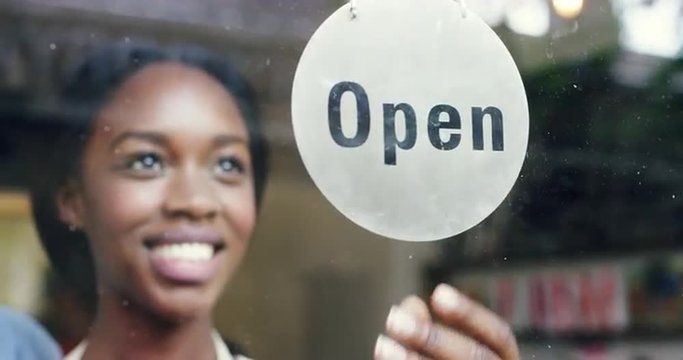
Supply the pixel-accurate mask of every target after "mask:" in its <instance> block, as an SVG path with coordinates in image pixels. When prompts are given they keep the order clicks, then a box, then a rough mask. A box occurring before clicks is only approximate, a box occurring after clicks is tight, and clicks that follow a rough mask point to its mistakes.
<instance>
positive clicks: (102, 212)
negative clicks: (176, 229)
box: [94, 176, 164, 234]
mask: <svg viewBox="0 0 683 360" xmlns="http://www.w3.org/2000/svg"><path fill="white" fill-rule="evenodd" d="M163 196H164V183H163V181H159V180H150V181H131V180H129V179H116V178H114V176H111V177H110V178H109V179H107V180H106V181H104V182H103V183H102V184H101V185H100V187H99V194H98V195H97V196H95V197H94V198H95V199H98V202H99V203H98V204H96V206H95V208H96V209H99V211H98V212H99V214H98V215H97V217H98V220H99V221H100V222H103V223H102V224H100V225H104V226H105V227H106V228H110V229H112V230H114V231H117V232H118V233H119V234H121V232H126V231H127V230H132V229H135V228H137V227H138V226H140V225H144V224H145V223H146V222H147V221H149V220H150V219H153V218H155V217H156V215H157V213H158V212H159V211H160V209H161V202H162V201H163Z"/></svg>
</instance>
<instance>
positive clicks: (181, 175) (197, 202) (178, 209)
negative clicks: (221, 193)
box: [163, 170, 219, 221]
mask: <svg viewBox="0 0 683 360" xmlns="http://www.w3.org/2000/svg"><path fill="white" fill-rule="evenodd" d="M163 210H164V213H165V214H166V215H167V216H170V217H185V218H188V219H190V220H194V221H198V220H203V219H210V218H213V217H215V216H216V214H217V213H218V210H219V205H218V199H217V197H216V196H215V194H214V193H213V191H212V187H211V183H210V181H209V179H208V178H207V177H206V176H203V174H201V173H200V172H198V171H193V170H179V171H177V172H176V173H175V174H174V175H173V176H172V178H171V179H170V182H169V186H168V190H167V193H166V199H165V200H164V204H163Z"/></svg>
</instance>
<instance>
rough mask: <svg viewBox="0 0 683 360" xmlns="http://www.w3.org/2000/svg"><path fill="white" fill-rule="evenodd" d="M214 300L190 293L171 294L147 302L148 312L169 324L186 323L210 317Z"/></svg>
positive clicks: (210, 297) (175, 292)
mask: <svg viewBox="0 0 683 360" xmlns="http://www.w3.org/2000/svg"><path fill="white" fill-rule="evenodd" d="M215 303H216V298H215V297H213V296H207V294H201V295H200V294H197V293H196V292H191V291H174V292H173V293H171V294H167V295H166V296H162V297H160V298H156V299H152V300H151V301H147V304H149V305H148V309H147V310H148V311H150V312H151V313H153V314H155V315H156V316H157V317H158V318H159V319H160V320H162V321H165V322H170V323H178V322H187V321H192V320H194V319H201V318H206V317H210V316H211V312H212V310H213V307H214V305H215Z"/></svg>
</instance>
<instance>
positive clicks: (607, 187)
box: [0, 0, 683, 360]
mask: <svg viewBox="0 0 683 360" xmlns="http://www.w3.org/2000/svg"><path fill="white" fill-rule="evenodd" d="M343 4H344V2H343V1H340V0H318V1H313V0H296V1H294V0H290V1H282V0H281V1H275V0H232V1H221V0H196V1H183V0H147V1H138V0H114V1H110V0H107V1H105V0H30V1H29V0H26V1H18V0H0V304H6V305H10V306H12V307H15V308H17V309H20V310H24V311H27V312H30V313H32V314H33V315H35V316H36V317H37V318H38V319H39V320H41V321H42V322H43V323H44V324H45V325H46V326H47V327H48V329H49V330H50V331H51V332H52V334H53V335H54V336H55V338H57V339H58V340H59V342H60V344H62V346H63V347H64V348H65V349H68V348H70V347H72V346H74V345H75V344H76V343H77V342H78V341H80V339H81V338H82V337H83V336H84V335H85V333H86V331H87V324H88V315H87V312H86V311H84V310H83V308H82V306H81V305H80V302H79V299H78V297H77V296H76V295H75V294H74V292H73V291H72V290H70V289H69V288H67V287H65V286H64V285H63V284H62V282H61V280H60V279H59V278H58V277H56V276H55V275H54V274H53V273H52V272H51V271H50V269H49V266H48V265H47V261H46V259H45V255H44V254H43V253H42V250H41V249H40V246H39V243H38V240H37V238H36V234H35V230H34V228H33V224H32V221H31V219H30V208H29V204H28V200H27V197H26V192H25V191H26V188H27V187H26V179H27V178H28V176H29V175H30V174H31V171H32V169H31V167H29V166H27V158H29V157H30V155H31V149H32V147H33V146H35V144H37V143H40V141H41V139H44V138H45V137H46V136H47V137H49V136H50V122H49V116H48V115H49V114H50V113H53V112H54V111H57V110H58V109H55V106H56V101H55V95H56V90H57V89H59V87H60V85H61V83H62V82H63V80H64V77H65V74H66V72H67V71H68V70H69V69H70V68H71V67H72V66H73V65H74V63H75V62H76V61H78V59H79V58H81V56H82V54H83V53H84V52H86V51H87V50H88V49H90V48H92V47H95V46H97V45H99V44H103V43H107V42H128V41H143V42H148V43H156V44H162V45H163V44H169V45H172V44H188V43H189V44H197V45H201V46H204V47H207V48H210V49H212V50H214V51H216V52H219V53H222V54H225V55H227V56H229V57H231V58H232V59H233V60H234V61H235V62H236V63H237V64H238V65H239V66H240V68H241V69H242V71H243V72H244V73H245V74H246V75H247V76H248V78H249V79H250V80H251V81H252V83H253V85H254V86H255V88H256V89H257V92H258V95H259V98H260V100H261V102H262V104H263V109H264V120H265V122H266V126H267V132H268V136H269V138H270V140H271V143H272V148H273V161H272V167H273V174H272V177H271V179H270V183H269V188H268V190H267V193H266V197H265V205H264V208H263V210H262V216H261V220H260V224H259V228H258V231H257V234H256V236H255V238H254V239H253V242H252V246H251V249H250V252H249V254H248V256H247V259H246V260H245V263H244V264H243V266H242V269H241V270H240V272H239V274H238V277H237V278H236V279H235V280H234V281H233V283H232V284H231V285H230V286H229V287H228V288H227V290H226V292H225V294H224V296H223V298H222V300H221V302H220V305H219V307H218V309H217V311H216V321H217V326H218V328H219V330H220V331H221V333H222V334H223V335H224V336H225V337H227V338H229V339H231V340H232V341H235V342H237V343H239V344H241V345H242V347H244V348H245V349H246V351H247V353H248V354H250V355H251V356H253V357H255V358H257V359H311V360H314V359H315V360H318V359H323V360H327V359H330V360H334V359H368V358H370V357H371V354H372V348H373V345H374V340H375V338H376V335H377V334H378V333H379V332H380V331H381V330H382V328H383V321H384V318H385V317H386V313H387V311H388V309H389V306H390V305H391V304H393V303H396V302H398V301H400V300H401V299H402V297H403V296H405V295H407V294H409V293H413V292H417V293H419V294H423V295H427V294H428V293H429V291H430V290H431V289H432V288H433V286H434V285H435V284H437V283H438V282H442V281H445V282H449V283H451V284H454V285H456V286H458V287H460V288H461V289H463V290H464V291H466V292H467V293H468V294H470V295H471V296H473V297H474V298H476V299H478V300H479V301H482V302H483V303H485V304H486V305H487V306H489V307H491V308H493V309H494V310H495V311H496V312H498V313H499V314H501V315H503V316H504V317H505V318H506V319H508V320H509V321H510V322H511V323H512V324H513V326H514V328H515V330H516V333H517V334H518V336H519V342H520V344H521V346H522V349H523V358H525V359H641V360H642V359H680V358H681V354H683V60H682V59H681V58H682V56H683V0H468V4H469V7H470V8H471V9H472V10H473V11H475V12H477V13H478V14H479V15H480V16H481V17H482V18H484V19H485V21H486V22H487V23H489V24H490V25H491V26H492V27H493V28H494V29H495V30H496V32H497V33H498V34H499V36H500V37H501V38H502V39H503V41H504V43H505V44H506V46H507V47H508V48H509V50H510V51H511V53H512V55H513V57H514V59H515V61H516V62H517V64H518V66H519V68H520V71H521V72H522V75H523V79H524V82H525V86H526V90H527V96H528V99H529V108H530V114H531V118H530V125H531V126H530V138H529V149H528V157H527V160H526V162H525V164H524V167H523V169H522V172H521V175H520V178H519V180H518V182H517V184H516V185H515V187H514V189H513V190H512V193H511V194H510V195H509V196H508V197H507V199H506V201H505V202H504V203H503V204H502V205H501V206H500V208H499V209H498V210H497V211H496V212H495V213H494V214H493V215H492V216H490V217H489V218H488V219H487V220H485V221H484V222H483V223H481V224H480V225H478V226H477V227H475V228H474V229H472V230H470V231H468V232H466V233H464V234H462V235H460V236H457V237H455V238H453V239H447V240H444V241H439V242H433V243H427V244H413V243H403V242H398V241H393V240H389V239H385V238H381V237H378V236H374V235H372V234H370V233H368V232H367V231H365V230H362V229H360V228H358V227H357V226H355V225H354V224H352V223H351V222H350V221H348V220H346V219H345V218H344V217H343V216H342V215H341V214H340V213H338V212H337V211H336V210H335V209H334V208H333V207H332V206H331V205H330V204H329V203H327V201H326V200H325V199H324V198H323V196H322V195H321V194H320V193H319V192H318V190H317V189H316V188H315V186H314V185H313V183H312V181H311V180H310V178H309V177H308V175H307V173H306V171H305V169H304V168H303V165H302V163H301V161H300V158H299V155H298V153H297V150H296V147H295V144H294V139H293V134H292V129H291V125H290V124H291V119H290V109H289V96H290V90H291V83H292V78H293V74H294V70H295V68H296V64H297V61H298V58H299V56H300V54H301V52H302V50H303V47H304V46H305V44H306V41H307V39H308V38H309V37H310V36H311V35H312V33H313V32H314V31H315V29H316V28H317V26H318V25H319V24H320V23H321V22H322V21H323V20H324V19H325V18H326V17H327V16H329V15H330V14H331V13H332V12H333V11H334V10H336V9H337V8H338V7H339V6H341V5H343ZM427 4H428V0H425V6H428V5H427Z"/></svg>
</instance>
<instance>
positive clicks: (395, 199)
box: [292, 0, 529, 241]
mask: <svg viewBox="0 0 683 360" xmlns="http://www.w3.org/2000/svg"><path fill="white" fill-rule="evenodd" d="M428 3H429V5H428V6H427V5H426V3H425V0H358V1H357V8H356V9H355V10H356V11H355V12H354V14H356V15H355V16H352V13H351V9H350V8H349V5H345V6H343V7H342V8H341V9H339V10H338V11H336V12H335V13H334V14H333V15H332V16H330V17H329V18H328V19H327V20H326V21H325V22H324V23H323V24H322V25H321V26H320V28H319V29H318V30H317V31H316V32H315V34H314V35H313V37H312V38H311V40H310V41H309V43H308V45H307V46H306V48H305V50H304V52H303V54H302V56H301V60H300V62H299V66H298V68H297V71H296V75H295V78H294V85H293V89H292V119H293V125H294V135H295V138H296V143H297V146H298V148H299V152H300V154H301V157H302V159H303V162H304V164H305V166H306V169H307V170H308V172H309V173H310V175H311V177H312V178H313V181H314V182H315V184H316V185H317V186H318V188H319V189H320V190H321V191H322V193H323V194H324V195H325V196H326V197H327V199H328V200H329V201H330V202H331V203H332V204H334V206H335V207H336V208H337V209H338V210H339V211H341V213H342V214H344V215H345V216H347V217H348V218H349V219H351V220H352V221H354V222H355V223H357V224H358V225H360V226H362V227H364V228H366V229H368V230H370V231H372V232H375V233H377V234H380V235H383V236H386V237H390V238H395V239H400V240H409V241H428V240H438V239H443V238H447V237H450V236H453V235H456V234H459V233H461V232H463V231H465V230H467V229H469V228H471V227H473V226H475V225H476V224H478V223H479V222H480V221H482V220H483V219H484V218H486V217H487V216H488V215H489V214H491V213H492V212H493V211H494V210H495V209H496V208H497V207H498V205H500V203H501V202H502V201H503V199H504V198H505V196H507V194H508V192H509V191H510V189H511V188H512V186H513V184H514V183H515V180H516V179H517V176H518V175H519V171H520V169H521V167H522V163H523V161H524V157H525V153H526V147H527V139H528V133H529V113H528V108H527V101H526V95H525V92H524V85H523V84H522V80H521V76H520V74H519V71H518V70H517V67H516V66H515V63H514V61H513V59H512V57H511V56H510V53H509V52H508V51H507V49H506V48H505V46H504V45H503V43H502V42H501V41H500V39H499V38H498V37H497V36H496V34H495V33H494V32H493V30H491V28H489V27H488V26H487V25H486V24H485V23H484V22H483V21H482V20H481V19H480V18H478V17H477V16H476V15H475V14H473V13H472V12H468V11H463V9H462V8H461V7H460V5H459V4H458V3H457V2H455V1H453V0H429V1H428Z"/></svg>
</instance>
